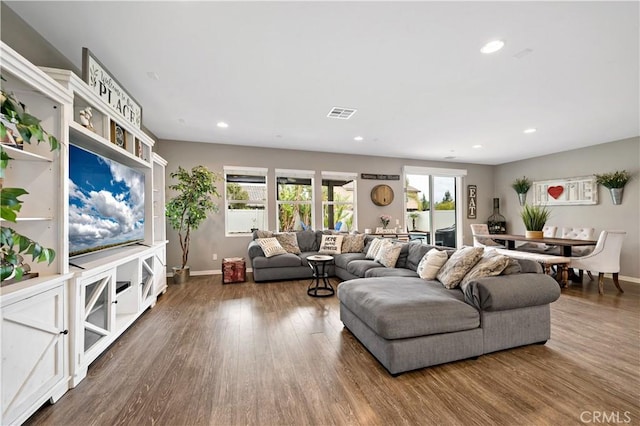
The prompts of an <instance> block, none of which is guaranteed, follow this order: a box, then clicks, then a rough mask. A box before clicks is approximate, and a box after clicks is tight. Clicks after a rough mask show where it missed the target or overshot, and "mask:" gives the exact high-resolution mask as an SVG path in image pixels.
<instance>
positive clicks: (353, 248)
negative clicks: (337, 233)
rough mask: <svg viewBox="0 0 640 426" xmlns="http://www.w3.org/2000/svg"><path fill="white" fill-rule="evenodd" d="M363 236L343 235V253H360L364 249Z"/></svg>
mask: <svg viewBox="0 0 640 426" xmlns="http://www.w3.org/2000/svg"><path fill="white" fill-rule="evenodd" d="M365 237H366V235H365V234H350V235H345V236H344V239H343V240H342V252H343V253H360V252H362V250H363V249H364V239H365Z"/></svg>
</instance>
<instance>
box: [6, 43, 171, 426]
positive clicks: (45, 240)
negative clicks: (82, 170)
mask: <svg viewBox="0 0 640 426" xmlns="http://www.w3.org/2000/svg"><path fill="white" fill-rule="evenodd" d="M0 47H1V52H0V53H1V57H2V62H1V63H0V67H1V71H2V77H3V78H4V79H5V80H6V81H2V87H3V89H4V90H6V91H7V92H13V93H15V96H16V97H17V98H18V99H19V100H20V101H22V102H23V103H24V104H26V105H27V107H28V109H29V112H30V113H31V114H33V115H34V116H36V117H38V118H40V119H41V120H42V122H41V125H42V127H43V128H44V129H45V130H46V131H47V132H48V133H50V134H52V135H54V136H55V137H56V138H57V139H58V141H59V142H60V144H61V149H60V150H59V151H50V150H49V146H48V144H46V143H41V144H40V145H37V144H35V143H34V144H31V145H29V144H25V145H24V149H17V148H12V147H8V146H5V145H3V149H4V150H5V151H6V152H7V153H8V154H9V156H10V157H11V158H12V159H11V160H10V162H9V165H8V167H7V169H6V173H5V176H4V181H3V186H4V187H21V188H25V189H26V190H27V191H28V192H29V194H27V195H24V196H22V197H21V199H22V200H23V201H24V203H23V205H22V209H21V211H20V213H19V218H18V220H17V222H16V223H9V222H6V221H2V226H3V227H5V226H10V227H11V228H13V229H15V230H16V231H17V232H19V233H21V234H24V235H26V236H28V237H29V238H31V239H33V240H35V241H38V242H39V243H40V244H41V245H42V246H44V247H47V248H53V249H54V250H55V251H56V258H55V261H54V262H53V263H52V264H51V265H47V264H46V263H34V262H29V261H30V260H31V259H30V258H29V257H27V259H26V261H27V262H28V263H29V264H30V266H31V268H32V271H35V272H38V274H39V276H38V277H37V278H31V279H28V280H23V281H21V282H19V283H14V284H10V285H6V286H4V285H3V286H2V287H1V288H0V307H1V308H2V321H1V326H2V330H1V331H2V334H1V335H0V355H1V357H2V358H1V359H2V366H1V369H2V371H1V372H2V383H1V386H2V388H1V393H2V394H1V400H0V403H1V405H0V411H1V413H2V419H1V422H0V423H1V424H20V423H22V422H23V421H25V420H26V419H27V418H28V417H29V416H30V415H31V414H33V412H35V411H36V410H37V409H38V408H39V407H40V406H41V405H42V404H43V403H45V402H46V401H47V400H49V401H51V402H55V401H56V400H57V399H58V398H60V396H62V395H63V394H64V392H66V391H67V390H68V389H69V388H70V387H74V386H75V385H77V384H78V383H79V382H80V381H81V380H82V379H83V378H84V377H85V376H86V374H87V369H88V368H89V365H90V364H91V362H93V361H94V360H95V359H96V358H97V357H98V356H99V355H100V354H101V353H102V352H103V351H104V350H105V349H106V348H107V347H108V346H109V345H110V344H112V343H113V342H114V341H115V340H116V339H117V338H118V337H119V336H120V335H121V334H122V333H124V332H125V331H126V330H127V328H128V327H130V326H131V324H133V322H135V321H136V319H137V318H139V316H140V315H142V313H143V312H144V311H145V310H146V309H148V308H150V307H153V306H154V305H155V303H156V300H157V296H158V294H160V293H163V292H165V291H166V278H165V277H166V267H165V264H166V260H165V259H166V243H167V241H166V234H165V219H164V200H165V198H164V197H165V195H164V191H165V188H164V169H165V166H166V164H167V163H166V161H164V160H163V159H162V158H161V157H159V156H158V155H156V154H154V153H153V145H154V141H153V139H151V138H150V137H149V136H148V135H146V134H145V133H144V132H142V131H141V130H140V129H138V128H135V127H134V126H133V125H131V124H129V123H127V122H126V121H125V120H121V119H119V118H118V113H117V111H116V110H115V109H113V108H112V107H111V106H110V105H107V104H106V103H104V102H103V101H102V100H101V99H100V98H99V97H98V96H97V95H95V94H94V93H92V92H91V91H90V89H89V87H88V86H87V85H86V84H85V83H84V82H83V81H82V80H81V79H80V78H79V77H77V76H76V75H75V74H73V73H72V72H70V71H66V70H57V69H51V68H38V67H36V66H34V65H32V64H31V63H29V62H28V61H27V60H26V59H24V58H23V57H21V56H20V55H19V54H18V53H16V52H15V51H13V50H12V49H11V48H10V47H8V46H6V45H5V44H4V43H2V42H0ZM89 106H90V107H91V108H92V112H93V116H92V123H93V130H91V129H88V128H86V127H84V126H82V125H81V124H80V111H81V110H83V109H85V108H87V107H89ZM114 123H117V124H118V125H119V126H120V127H121V128H123V129H124V130H125V139H126V141H127V143H126V144H125V145H124V146H119V145H116V144H115V143H113V142H112V139H113V137H112V131H113V128H114V127H113V124H114ZM70 143H71V144H74V145H77V146H79V147H80V148H84V149H86V150H89V151H91V152H94V153H96V154H99V155H101V156H103V157H106V158H109V159H112V160H114V161H117V162H119V163H121V164H124V165H126V166H129V167H131V168H134V169H136V170H138V171H140V172H142V173H143V174H144V176H145V233H144V240H143V242H142V243H141V244H138V245H132V246H125V247H118V248H112V249H109V250H105V251H103V252H96V253H92V254H89V255H85V256H82V257H77V258H74V259H71V263H72V264H73V266H70V259H69V256H68V253H69V237H68V233H69V231H68V227H69V224H68V215H69V208H68V205H69V204H68V203H69V190H68V183H67V182H68V178H69V144H70Z"/></svg>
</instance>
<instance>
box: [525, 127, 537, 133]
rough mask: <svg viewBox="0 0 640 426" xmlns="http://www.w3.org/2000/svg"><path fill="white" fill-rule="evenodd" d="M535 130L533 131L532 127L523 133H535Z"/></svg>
mask: <svg viewBox="0 0 640 426" xmlns="http://www.w3.org/2000/svg"><path fill="white" fill-rule="evenodd" d="M535 132H536V129H534V128H533V127H532V128H531V129H526V130H525V131H524V132H523V133H535Z"/></svg>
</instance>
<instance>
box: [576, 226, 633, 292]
mask: <svg viewBox="0 0 640 426" xmlns="http://www.w3.org/2000/svg"><path fill="white" fill-rule="evenodd" d="M626 234H627V233H626V232H625V231H602V232H601V233H600V236H599V237H598V243H597V244H596V247H595V248H594V249H593V251H592V252H591V253H589V254H587V255H585V256H581V257H572V258H571V261H570V262H569V267H570V268H577V269H579V270H580V273H579V276H580V281H582V271H583V270H584V271H589V272H590V271H596V272H598V293H600V294H603V293H604V274H613V283H614V284H615V286H616V287H617V288H618V291H620V293H624V291H623V290H622V288H621V287H620V283H619V282H618V272H620V252H621V251H622V241H623V240H624V236H625V235H626ZM589 277H590V278H591V279H592V280H593V276H592V275H591V273H589Z"/></svg>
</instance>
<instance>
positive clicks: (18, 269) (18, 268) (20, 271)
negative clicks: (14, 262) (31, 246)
mask: <svg viewBox="0 0 640 426" xmlns="http://www.w3.org/2000/svg"><path fill="white" fill-rule="evenodd" d="M15 271H16V275H15V276H14V278H15V279H16V281H20V280H21V279H22V276H23V275H24V268H23V267H22V266H16V269H15Z"/></svg>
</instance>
